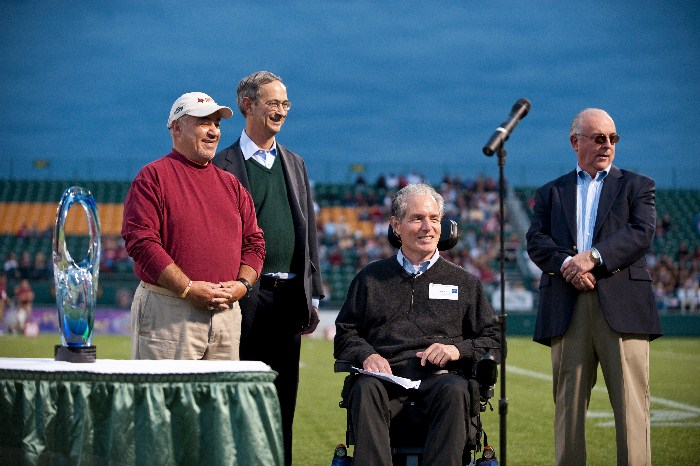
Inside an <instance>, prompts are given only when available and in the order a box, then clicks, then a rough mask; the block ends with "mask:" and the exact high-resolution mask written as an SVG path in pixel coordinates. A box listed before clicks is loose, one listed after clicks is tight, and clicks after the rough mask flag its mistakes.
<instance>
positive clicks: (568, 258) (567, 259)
mask: <svg viewBox="0 0 700 466" xmlns="http://www.w3.org/2000/svg"><path fill="white" fill-rule="evenodd" d="M573 258H574V256H569V257H567V258H566V259H564V262H562V263H561V267H559V271H560V272H562V269H563V268H564V264H566V263H567V262H569V261H570V260H571V259H573Z"/></svg>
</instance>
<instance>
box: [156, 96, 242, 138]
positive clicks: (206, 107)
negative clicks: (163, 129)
mask: <svg viewBox="0 0 700 466" xmlns="http://www.w3.org/2000/svg"><path fill="white" fill-rule="evenodd" d="M216 112H218V113H219V117H220V118H231V117H232V116H233V111H231V109H230V108H228V107H225V106H223V105H219V104H217V103H216V102H214V99H212V98H211V97H209V96H208V95H206V94H205V93H204V92H188V93H187V94H182V95H181V96H180V98H179V99H177V100H176V101H175V103H174V104H173V106H172V108H171V109H170V116H169V117H168V129H169V128H170V127H171V126H172V125H173V121H175V120H177V119H178V118H180V117H181V116H183V115H192V116H195V117H205V116H209V115H211V114H212V113H216Z"/></svg>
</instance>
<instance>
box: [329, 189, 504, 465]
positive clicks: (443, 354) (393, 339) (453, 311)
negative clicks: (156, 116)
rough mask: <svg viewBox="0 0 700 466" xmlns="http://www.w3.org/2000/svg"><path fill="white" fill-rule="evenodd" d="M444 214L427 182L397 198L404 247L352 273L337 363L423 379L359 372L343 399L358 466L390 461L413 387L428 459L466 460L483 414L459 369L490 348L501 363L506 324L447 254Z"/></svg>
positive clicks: (397, 229) (395, 225) (474, 388)
mask: <svg viewBox="0 0 700 466" xmlns="http://www.w3.org/2000/svg"><path fill="white" fill-rule="evenodd" d="M443 211H444V201H443V199H442V196H440V194H438V193H437V192H436V191H435V190H434V189H433V188H432V187H431V186H429V185H426V184H417V185H408V186H406V187H405V188H403V189H401V190H400V191H399V192H398V193H397V194H396V196H395V197H394V199H393V201H392V208H391V228H392V229H393V232H394V234H395V235H396V236H397V239H400V243H401V247H400V250H399V252H398V254H397V255H396V256H395V257H391V258H388V259H384V260H380V261H377V262H373V263H371V264H369V265H368V266H367V267H365V268H364V269H363V270H362V271H360V272H359V273H358V274H357V276H355V278H354V279H353V281H352V283H351V284H350V288H349V290H348V294H347V298H346V300H345V303H344V304H343V307H342V308H341V310H340V313H339V314H338V318H337V319H336V336H335V349H334V355H335V358H336V359H344V360H348V361H350V362H351V363H352V364H353V365H355V366H356V367H358V368H361V369H363V370H365V371H370V372H381V373H386V374H393V375H396V376H399V377H404V378H408V379H412V380H420V381H421V382H420V385H419V386H418V388H416V389H405V388H403V387H401V386H400V385H397V384H394V383H392V382H387V381H384V380H381V379H379V378H377V377H373V376H372V375H359V376H356V377H353V378H352V380H353V383H352V385H351V386H350V387H348V390H347V398H346V401H347V406H348V410H349V414H350V418H351V423H352V426H351V427H352V429H353V431H354V434H355V451H354V464H356V465H362V466H365V465H375V464H376V465H391V464H392V456H391V440H390V436H389V432H390V426H391V422H392V419H393V418H394V417H395V416H396V415H397V414H398V413H399V412H400V411H401V410H402V409H403V406H404V404H403V402H404V401H405V400H406V398H407V397H408V396H409V392H410V394H411V396H412V397H414V398H417V399H418V406H419V407H420V409H421V411H423V412H424V413H425V414H426V419H427V421H426V422H427V424H428V425H427V439H426V441H425V448H424V454H423V464H426V465H441V466H442V465H455V466H458V465H462V464H463V463H462V453H463V451H464V447H465V444H466V442H467V441H469V440H470V439H469V436H470V435H474V434H475V433H474V432H469V431H470V430H471V429H470V428H469V426H470V422H469V420H470V419H471V418H472V417H473V416H475V415H477V414H478V406H479V404H478V403H479V392H478V384H475V383H474V381H473V380H472V381H471V383H470V381H469V380H468V379H467V378H465V377H463V376H462V375H459V374H457V373H456V371H455V370H454V369H455V368H456V367H457V366H459V365H462V366H464V365H465V364H464V363H466V367H468V368H469V369H468V371H467V374H466V375H471V374H470V372H471V368H472V367H473V366H474V364H475V363H476V362H477V361H479V360H480V359H481V357H482V356H483V355H484V354H486V353H490V354H491V355H493V356H494V357H495V358H496V359H497V360H498V359H500V353H499V348H500V330H499V327H498V323H497V319H496V315H495V314H494V312H493V309H492V308H491V305H490V304H489V301H488V298H487V296H486V294H485V293H484V290H483V287H482V285H481V282H480V281H479V279H478V278H477V277H475V276H474V275H472V274H471V273H469V272H467V271H466V270H464V269H462V268H461V267H459V266H457V265H455V264H452V263H451V262H448V261H447V260H445V259H443V258H441V257H440V254H439V251H438V240H439V239H440V234H441V219H442V215H443ZM475 398H476V399H475ZM475 409H476V412H474V410H475ZM471 440H472V441H473V440H474V439H471Z"/></svg>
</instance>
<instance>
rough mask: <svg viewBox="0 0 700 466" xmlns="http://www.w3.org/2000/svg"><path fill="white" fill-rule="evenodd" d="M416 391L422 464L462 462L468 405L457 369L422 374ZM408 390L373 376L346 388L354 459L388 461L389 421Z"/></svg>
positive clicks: (456, 465) (463, 381) (457, 464)
mask: <svg viewBox="0 0 700 466" xmlns="http://www.w3.org/2000/svg"><path fill="white" fill-rule="evenodd" d="M412 390H413V389H411V391H412ZM417 391H418V393H417V395H418V399H419V400H420V402H419V406H420V407H421V409H422V411H423V412H424V413H425V415H426V422H427V423H428V437H427V439H426V441H425V452H424V454H423V464H425V465H441V466H443V465H444V466H450V465H454V466H461V465H462V453H463V451H464V446H465V442H466V438H467V423H466V421H467V419H469V406H470V396H469V386H468V382H467V380H466V379H464V378H463V377H461V376H459V375H455V374H441V375H435V376H432V377H428V378H426V379H424V380H423V381H422V382H421V385H420V387H419V388H418V389H417ZM407 392H408V390H406V389H404V388H402V387H400V386H398V385H396V384H392V383H391V382H383V381H381V380H379V379H377V378H376V377H372V376H365V375H362V376H358V377H357V381H356V382H355V383H354V385H353V387H352V388H351V389H350V413H351V416H352V424H353V430H354V431H355V450H354V453H353V460H354V464H361V465H363V466H367V465H382V466H391V464H392V460H391V442H390V440H389V427H390V425H391V420H392V419H393V418H395V417H396V415H397V414H398V413H399V412H400V411H401V409H402V408H403V401H405V399H406V396H407Z"/></svg>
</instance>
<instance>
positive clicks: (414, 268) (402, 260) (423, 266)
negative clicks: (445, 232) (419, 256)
mask: <svg viewBox="0 0 700 466" xmlns="http://www.w3.org/2000/svg"><path fill="white" fill-rule="evenodd" d="M439 258H440V251H438V250H437V249H436V250H435V252H434V253H433V256H432V257H431V258H430V259H428V260H427V261H423V262H421V263H420V264H418V265H413V264H411V261H410V260H408V259H406V256H404V255H403V251H402V250H401V249H399V253H398V254H396V260H398V261H399V264H401V267H403V269H404V270H405V271H406V273H407V274H409V275H420V274H422V273H423V272H425V271H426V270H428V269H429V268H430V267H432V266H433V265H435V262H437V260H438V259H439Z"/></svg>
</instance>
